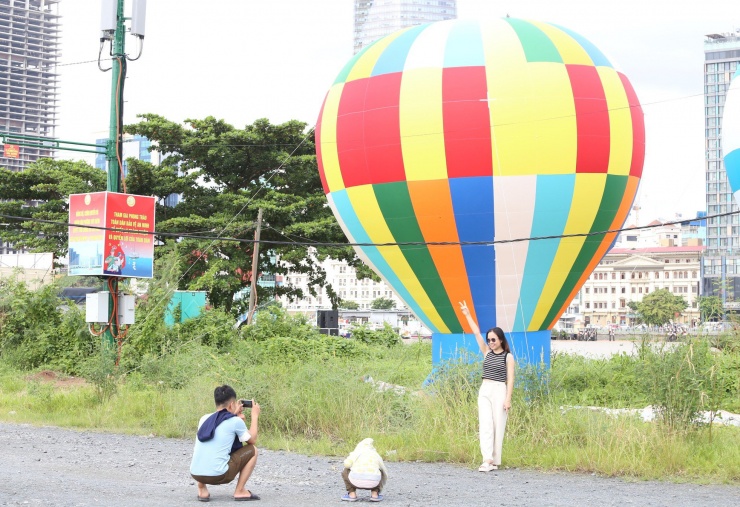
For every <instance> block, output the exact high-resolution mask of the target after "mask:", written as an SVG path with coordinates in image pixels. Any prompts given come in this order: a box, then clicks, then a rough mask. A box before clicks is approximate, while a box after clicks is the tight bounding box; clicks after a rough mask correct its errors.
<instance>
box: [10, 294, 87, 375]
mask: <svg viewBox="0 0 740 507" xmlns="http://www.w3.org/2000/svg"><path fill="white" fill-rule="evenodd" d="M57 291H58V287H57V286H56V285H47V286H44V287H42V288H40V289H38V290H36V291H30V290H29V289H28V288H27V287H26V285H25V284H24V283H23V282H14V281H11V280H0V350H1V351H2V355H3V357H5V358H6V359H7V360H8V361H9V362H10V363H11V364H14V365H15V366H16V367H18V368H22V369H26V370H28V369H33V368H38V367H40V366H47V367H49V368H54V369H58V370H60V371H63V372H64V373H67V374H71V375H79V374H80V365H81V363H82V362H83V361H84V360H85V358H87V357H88V356H90V354H92V353H93V351H94V349H95V344H96V342H97V338H96V337H94V336H92V335H91V334H90V333H89V332H88V330H87V324H86V323H85V318H84V315H83V310H82V309H80V308H79V307H77V306H76V305H74V304H71V303H66V302H64V301H63V300H62V299H60V298H59V297H58V296H57Z"/></svg>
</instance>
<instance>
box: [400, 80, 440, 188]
mask: <svg viewBox="0 0 740 507" xmlns="http://www.w3.org/2000/svg"><path fill="white" fill-rule="evenodd" d="M420 89H423V90H424V93H420V92H419V90H420ZM400 105H401V106H400V113H399V114H400V123H401V149H402V152H403V165H404V168H405V170H406V180H408V181H422V180H446V179H447V160H446V158H445V136H444V124H443V117H442V68H441V67H440V68H436V69H434V68H423V69H411V70H406V71H404V73H403V79H402V81H401V100H400Z"/></svg>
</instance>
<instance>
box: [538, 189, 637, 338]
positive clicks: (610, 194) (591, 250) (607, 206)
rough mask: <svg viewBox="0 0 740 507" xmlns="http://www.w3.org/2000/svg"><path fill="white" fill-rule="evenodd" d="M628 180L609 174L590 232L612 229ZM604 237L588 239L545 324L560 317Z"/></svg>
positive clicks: (601, 235)
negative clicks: (567, 300) (562, 309)
mask: <svg viewBox="0 0 740 507" xmlns="http://www.w3.org/2000/svg"><path fill="white" fill-rule="evenodd" d="M628 180H629V176H621V175H614V174H607V176H606V183H605V185H604V194H603V195H602V197H601V203H600V204H599V211H598V212H597V213H596V218H595V219H594V222H593V225H592V226H591V230H590V231H589V232H599V231H608V230H609V229H610V228H611V226H612V222H613V221H614V217H615V216H616V215H617V212H618V211H619V208H620V206H621V204H622V198H623V197H624V192H625V190H626V188H627V181H628ZM604 236H605V235H604V234H599V235H595V236H589V237H587V238H586V241H585V242H584V243H583V246H582V247H581V251H580V252H579V253H578V257H577V258H576V260H575V262H574V263H573V267H572V268H571V269H570V273H569V274H568V277H567V278H566V279H565V282H564V283H563V287H562V288H561V289H560V292H559V293H558V296H557V298H555V302H554V303H553V305H552V307H550V312H549V313H548V314H547V317H546V318H545V323H549V322H552V321H553V320H555V319H556V318H557V317H558V316H559V313H560V309H561V308H562V307H563V305H564V304H565V303H566V299H567V298H568V296H570V293H571V292H572V291H573V287H575V285H576V284H577V283H578V280H579V279H580V278H581V274H583V272H584V271H585V270H586V268H587V267H588V264H589V263H590V262H591V260H592V259H593V257H594V254H595V253H596V250H598V249H599V246H601V244H602V243H603V241H604Z"/></svg>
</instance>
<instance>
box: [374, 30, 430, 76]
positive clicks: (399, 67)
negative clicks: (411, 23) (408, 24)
mask: <svg viewBox="0 0 740 507" xmlns="http://www.w3.org/2000/svg"><path fill="white" fill-rule="evenodd" d="M428 26H429V24H428V23H427V24H425V25H419V26H415V27H413V28H409V29H408V30H406V31H405V32H404V33H403V34H401V35H399V36H398V37H396V38H395V39H394V40H393V42H391V43H390V44H389V45H388V47H387V48H385V49H384V50H383V53H381V55H380V57H379V58H378V61H377V62H375V66H374V67H373V71H372V73H371V74H370V75H371V76H380V75H382V74H392V73H394V72H402V71H403V67H404V65H405V64H406V57H407V56H408V54H409V51H410V50H411V46H412V45H413V44H414V41H416V38H417V37H418V36H419V34H420V33H421V32H423V31H424V30H425V29H426V28H427V27H428Z"/></svg>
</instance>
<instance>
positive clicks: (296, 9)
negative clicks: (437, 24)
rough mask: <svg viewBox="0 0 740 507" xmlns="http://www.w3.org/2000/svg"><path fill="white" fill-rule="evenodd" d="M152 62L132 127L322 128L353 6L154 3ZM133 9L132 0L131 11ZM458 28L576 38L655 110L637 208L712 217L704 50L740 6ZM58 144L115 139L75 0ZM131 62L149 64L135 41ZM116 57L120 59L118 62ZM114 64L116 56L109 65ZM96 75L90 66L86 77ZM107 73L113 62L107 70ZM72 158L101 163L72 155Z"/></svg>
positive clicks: (592, 9) (297, 0) (603, 9)
mask: <svg viewBox="0 0 740 507" xmlns="http://www.w3.org/2000/svg"><path fill="white" fill-rule="evenodd" d="M147 3H148V5H147V18H146V37H145V39H144V45H143V52H142V55H141V58H140V59H139V60H137V61H133V62H130V63H129V66H128V76H127V80H126V86H125V92H124V93H125V95H124V99H125V101H126V103H125V105H124V122H125V123H133V122H135V121H137V120H136V115H138V114H144V113H156V114H159V115H162V116H164V117H166V118H167V119H170V120H173V121H184V120H185V119H188V118H204V117H206V116H215V117H217V118H222V119H224V120H226V121H227V122H229V123H231V124H232V125H234V126H236V127H239V128H241V127H244V126H245V125H248V124H251V123H252V122H254V121H255V120H256V119H258V118H268V119H269V120H270V121H271V122H273V123H280V122H284V121H287V120H291V119H297V120H301V121H304V122H306V123H308V124H309V125H310V126H313V125H314V124H315V122H316V119H317V117H318V113H319V109H320V107H321V103H322V101H323V99H324V95H325V94H326V92H327V90H328V89H329V87H330V86H331V83H332V82H333V81H334V78H335V77H336V75H337V74H338V73H339V71H340V70H341V68H342V67H343V66H344V64H345V63H346V62H347V61H348V60H349V59H350V58H351V57H352V52H353V51H352V44H353V39H352V36H353V21H354V18H353V9H354V2H353V1H352V0H318V1H309V0H149V1H148V2H147ZM130 5H131V1H130V0H126V6H127V11H128V10H130ZM457 5H458V18H460V19H482V18H499V17H505V16H506V15H509V16H511V17H516V18H523V19H531V20H536V21H545V22H551V23H556V24H559V25H562V26H565V27H567V28H569V29H571V30H573V31H575V32H578V33H579V34H580V35H582V36H584V37H586V38H587V39H589V40H590V41H591V42H592V43H593V44H595V45H596V46H597V47H598V48H599V49H600V50H601V51H602V52H603V53H605V54H606V55H607V56H608V57H609V59H610V60H611V61H612V63H614V64H615V66H616V67H617V68H618V69H619V70H620V71H622V72H623V73H624V74H625V75H626V76H627V77H628V78H629V79H630V81H631V83H632V85H633V87H634V88H635V91H636V93H637V96H638V98H639V99H640V102H641V103H642V106H643V112H644V114H645V126H646V156H645V166H644V171H643V178H642V182H641V184H640V190H639V192H638V196H637V200H636V203H637V204H639V205H640V207H641V210H640V212H639V215H638V216H636V217H633V220H632V221H633V222H636V223H637V224H638V225H643V224H646V223H648V222H651V221H652V220H654V219H663V220H671V219H675V217H676V213H680V214H682V216H683V218H690V217H693V216H696V213H697V211H699V210H704V209H705V208H706V206H705V197H704V155H705V148H704V126H703V125H704V113H703V70H702V69H703V62H704V49H703V41H704V36H705V35H706V34H709V33H719V32H731V31H734V30H735V29H736V28H740V4H738V2H737V0H701V1H700V0H687V1H685V2H680V3H679V2H673V1H671V2H669V1H667V0H613V1H605V0H458V1H457ZM59 10H60V14H61V15H62V20H61V22H62V40H61V53H62V57H61V58H60V60H59V62H60V64H62V65H60V67H59V74H60V96H59V99H60V101H59V105H60V107H59V117H58V124H59V126H58V127H57V131H56V134H57V137H58V138H60V139H64V140H67V141H79V142H94V140H95V139H97V138H105V137H107V136H108V124H109V115H110V93H111V73H110V72H105V73H104V72H101V71H100V70H98V66H97V64H96V63H94V62H88V61H89V60H95V59H96V57H97V54H98V49H99V37H100V0H62V1H61V2H60V8H59ZM126 49H127V53H129V54H130V55H131V56H135V55H136V53H137V50H138V47H137V42H136V41H135V39H134V38H133V37H130V36H129V37H127V41H126ZM105 51H107V48H106V50H105ZM105 54H106V53H104V55H105ZM78 62H88V63H78ZM106 63H109V62H103V65H104V66H105V64H106ZM58 153H59V156H60V157H63V158H73V159H80V158H81V159H84V160H87V161H89V162H92V158H91V157H88V156H85V155H82V154H75V153H72V152H58Z"/></svg>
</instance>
